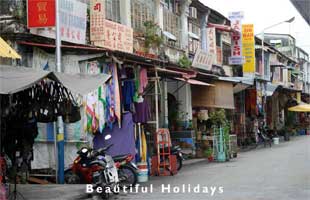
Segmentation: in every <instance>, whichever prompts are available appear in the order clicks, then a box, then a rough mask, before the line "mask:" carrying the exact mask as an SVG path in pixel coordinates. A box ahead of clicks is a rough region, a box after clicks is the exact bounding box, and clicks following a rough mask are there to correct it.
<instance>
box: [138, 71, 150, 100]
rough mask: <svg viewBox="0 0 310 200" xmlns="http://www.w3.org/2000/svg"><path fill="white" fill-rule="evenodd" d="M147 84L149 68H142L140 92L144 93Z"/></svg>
mask: <svg viewBox="0 0 310 200" xmlns="http://www.w3.org/2000/svg"><path fill="white" fill-rule="evenodd" d="M147 84H148V79H147V69H146V68H141V69H140V73H139V94H143V91H144V89H145V88H146V86H147Z"/></svg>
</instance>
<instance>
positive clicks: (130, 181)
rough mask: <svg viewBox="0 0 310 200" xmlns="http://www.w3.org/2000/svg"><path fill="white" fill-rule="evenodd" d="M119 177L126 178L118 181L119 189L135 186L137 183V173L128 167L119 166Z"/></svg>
mask: <svg viewBox="0 0 310 200" xmlns="http://www.w3.org/2000/svg"><path fill="white" fill-rule="evenodd" d="M118 176H119V177H124V176H125V177H126V178H125V180H122V181H120V184H119V185H120V187H124V186H126V187H131V186H135V185H136V183H137V178H138V177H137V173H136V170H135V169H133V168H132V167H130V166H128V165H124V166H121V167H120V168H119V170H118Z"/></svg>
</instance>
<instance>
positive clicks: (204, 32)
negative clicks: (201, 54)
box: [200, 10, 210, 51]
mask: <svg viewBox="0 0 310 200" xmlns="http://www.w3.org/2000/svg"><path fill="white" fill-rule="evenodd" d="M209 14H210V10H208V11H207V12H205V13H203V14H202V16H201V19H200V35H201V36H200V39H201V49H202V50H204V51H207V24H208V18H209Z"/></svg>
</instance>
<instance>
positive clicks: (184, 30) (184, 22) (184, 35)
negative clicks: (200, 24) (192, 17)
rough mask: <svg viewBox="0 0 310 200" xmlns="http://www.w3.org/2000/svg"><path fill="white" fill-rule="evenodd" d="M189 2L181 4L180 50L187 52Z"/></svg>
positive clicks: (185, 0) (186, 0)
mask: <svg viewBox="0 0 310 200" xmlns="http://www.w3.org/2000/svg"><path fill="white" fill-rule="evenodd" d="M190 3H191V0H183V1H182V2H181V19H180V20H181V38H180V39H181V48H182V49H183V50H185V51H186V52H188V14H189V13H188V11H189V5H190Z"/></svg>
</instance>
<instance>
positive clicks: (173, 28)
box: [163, 8, 181, 47]
mask: <svg viewBox="0 0 310 200" xmlns="http://www.w3.org/2000/svg"><path fill="white" fill-rule="evenodd" d="M163 10H164V31H167V32H169V33H172V34H173V35H174V36H175V37H176V38H177V41H176V42H169V44H170V45H172V46H175V47H180V31H181V22H180V16H179V15H177V14H175V13H173V12H171V11H170V10H168V9H166V8H164V9H163ZM166 42H168V40H167V38H166Z"/></svg>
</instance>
